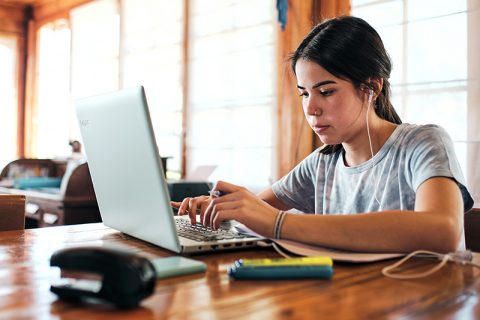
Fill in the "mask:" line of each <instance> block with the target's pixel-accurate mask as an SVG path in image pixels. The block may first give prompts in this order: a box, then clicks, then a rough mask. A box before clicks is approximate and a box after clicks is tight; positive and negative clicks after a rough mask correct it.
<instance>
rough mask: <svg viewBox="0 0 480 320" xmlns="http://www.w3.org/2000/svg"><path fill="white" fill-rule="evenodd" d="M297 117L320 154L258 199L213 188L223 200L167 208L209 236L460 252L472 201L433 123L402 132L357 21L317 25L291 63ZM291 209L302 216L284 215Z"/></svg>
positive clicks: (367, 29) (378, 55) (378, 61)
mask: <svg viewBox="0 0 480 320" xmlns="http://www.w3.org/2000/svg"><path fill="white" fill-rule="evenodd" d="M291 61H292V69H293V72H294V73H295V75H296V78H297V87H298V90H299V93H300V96H301V98H302V104H303V111H304V113H305V117H306V119H307V120H308V123H309V124H310V126H311V128H312V129H313V130H314V131H315V133H316V134H317V135H318V136H319V137H320V139H321V141H322V142H323V144H324V146H323V147H322V148H320V149H318V150H316V151H314V152H313V153H312V154H310V155H309V156H308V157H307V158H305V159H304V160H303V161H302V162H301V163H300V164H298V165H297V166H296V167H295V168H294V169H293V170H292V171H291V172H290V173H288V174H287V175H286V176H284V177H283V178H282V179H280V180H279V181H277V182H276V183H274V184H273V185H272V186H271V188H268V189H267V190H265V191H263V192H262V193H260V194H258V195H255V194H253V193H251V192H249V191H248V190H247V189H245V188H243V187H240V186H236V185H233V184H230V183H227V182H223V181H219V182H217V184H216V186H215V188H214V190H218V191H221V192H223V193H224V194H225V195H223V196H221V197H215V196H211V197H207V196H205V197H197V198H187V199H184V200H183V201H182V202H181V203H173V205H174V206H175V207H178V208H179V214H181V215H182V214H190V218H191V219H192V221H194V219H195V212H197V209H200V212H201V220H202V223H203V224H204V225H206V226H211V227H212V228H213V229H216V228H218V227H219V225H220V223H221V222H222V221H224V220H230V219H234V220H237V221H239V222H241V223H243V224H245V225H246V226H247V227H249V228H251V229H252V230H254V231H255V232H257V233H259V234H261V235H264V236H266V237H270V238H282V239H290V240H296V241H300V242H306V243H310V244H318V245H322V246H327V247H332V248H338V249H345V250H354V251H369V252H410V251H414V250H418V249H426V250H433V251H437V252H450V251H455V250H457V249H462V248H464V246H465V244H464V235H463V213H464V211H466V210H468V209H470V208H471V207H472V205H473V200H472V198H471V196H470V194H469V193H468V191H467V189H466V188H465V183H464V179H463V176H462V172H461V169H460V166H459V164H458V161H457V159H456V156H455V154H454V149H453V143H452V141H451V139H450V137H449V136H448V134H447V133H446V132H445V130H443V129H442V128H440V127H438V126H436V125H423V126H419V125H411V124H402V123H401V120H400V118H399V116H398V115H397V113H396V112H395V110H394V109H393V107H392V104H391V103H390V84H389V82H388V79H389V77H390V72H391V62H390V59H389V57H388V54H387V52H386V51H385V48H384V46H383V43H382V40H381V39H380V37H379V35H378V33H377V32H376V31H375V30H374V29H373V28H372V27H371V26H370V25H369V24H368V23H366V22H365V21H364V20H362V19H359V18H355V17H338V18H335V19H331V20H328V21H326V22H324V23H321V24H319V25H317V26H316V27H314V28H313V29H312V31H311V32H310V33H309V34H308V35H307V37H306V38H305V39H304V40H303V41H302V43H301V44H300V46H299V47H298V48H297V50H296V51H295V52H294V54H293V56H292V59H291ZM292 208H295V209H297V211H301V212H303V213H302V214H294V213H285V210H289V209H292Z"/></svg>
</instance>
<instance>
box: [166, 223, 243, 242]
mask: <svg viewBox="0 0 480 320" xmlns="http://www.w3.org/2000/svg"><path fill="white" fill-rule="evenodd" d="M175 222H176V225H177V232H178V235H179V236H181V237H184V238H188V239H190V240H194V241H217V240H233V239H243V238H249V237H250V236H248V235H245V234H240V233H236V232H233V231H230V230H227V229H222V228H220V229H218V230H217V231H214V230H212V229H210V228H208V227H205V226H203V224H201V223H197V224H195V225H192V224H190V220H188V219H175Z"/></svg>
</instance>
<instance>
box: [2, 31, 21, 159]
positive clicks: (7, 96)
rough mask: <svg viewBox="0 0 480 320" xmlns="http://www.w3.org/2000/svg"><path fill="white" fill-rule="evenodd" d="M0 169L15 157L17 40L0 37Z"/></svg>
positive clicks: (10, 37) (9, 37)
mask: <svg viewBox="0 0 480 320" xmlns="http://www.w3.org/2000/svg"><path fill="white" fill-rule="evenodd" d="M0 61H2V72H0V88H2V93H1V94H0V106H1V107H0V137H1V139H0V150H2V152H1V153H0V168H3V167H5V165H7V163H9V162H10V161H12V160H14V159H15V158H16V157H17V101H18V90H17V77H16V75H17V38H16V37H12V36H2V35H0Z"/></svg>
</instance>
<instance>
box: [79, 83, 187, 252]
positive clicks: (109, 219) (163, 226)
mask: <svg viewBox="0 0 480 320" xmlns="http://www.w3.org/2000/svg"><path fill="white" fill-rule="evenodd" d="M75 107H76V111H77V117H78V121H79V125H80V131H81V134H82V138H83V143H84V146H85V153H86V156H87V161H88V164H89V168H90V173H91V176H92V182H93V186H94V189H95V194H96V196H97V201H98V206H99V208H100V214H101V216H102V220H103V223H104V224H105V225H107V226H109V227H112V228H114V229H117V230H119V231H122V232H124V233H126V234H129V235H131V236H134V237H136V238H139V239H142V240H145V241H148V242H151V243H153V244H156V245H158V246H160V247H163V248H166V249H169V250H172V251H175V252H180V244H179V240H178V236H177V233H176V230H175V222H174V219H173V212H172V209H171V207H170V196H169V194H168V187H167V183H166V181H165V177H164V173H163V169H162V163H161V158H160V155H159V153H158V148H157V144H156V141H155V135H154V132H153V127H152V123H151V120H150V114H149V110H148V106H147V101H146V98H145V92H144V89H143V87H136V88H130V89H124V90H120V91H116V92H113V93H108V94H103V95H99V96H95V97H90V98H85V99H80V100H77V101H75Z"/></svg>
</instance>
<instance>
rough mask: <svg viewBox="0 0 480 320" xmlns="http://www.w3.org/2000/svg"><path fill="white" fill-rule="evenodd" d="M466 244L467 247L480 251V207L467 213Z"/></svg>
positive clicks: (465, 222)
mask: <svg viewBox="0 0 480 320" xmlns="http://www.w3.org/2000/svg"><path fill="white" fill-rule="evenodd" d="M464 225H465V244H466V247H467V249H470V250H472V251H475V252H480V208H473V209H471V210H470V211H468V212H467V213H465V220H464Z"/></svg>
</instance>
